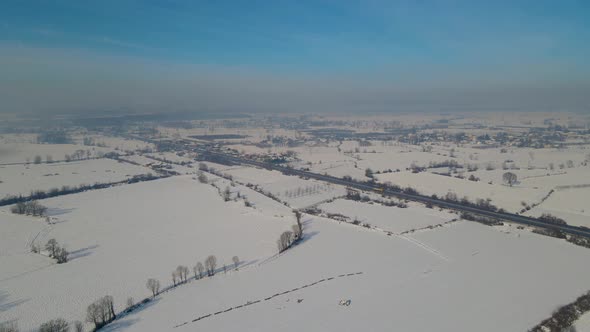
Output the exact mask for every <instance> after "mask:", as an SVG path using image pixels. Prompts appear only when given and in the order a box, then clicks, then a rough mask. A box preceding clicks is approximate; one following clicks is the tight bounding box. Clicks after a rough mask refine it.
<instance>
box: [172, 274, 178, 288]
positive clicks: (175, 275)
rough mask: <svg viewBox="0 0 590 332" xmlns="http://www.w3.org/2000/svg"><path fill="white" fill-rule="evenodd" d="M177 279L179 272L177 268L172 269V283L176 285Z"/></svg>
mask: <svg viewBox="0 0 590 332" xmlns="http://www.w3.org/2000/svg"><path fill="white" fill-rule="evenodd" d="M176 280H178V273H177V272H176V270H174V271H172V284H173V285H174V287H176Z"/></svg>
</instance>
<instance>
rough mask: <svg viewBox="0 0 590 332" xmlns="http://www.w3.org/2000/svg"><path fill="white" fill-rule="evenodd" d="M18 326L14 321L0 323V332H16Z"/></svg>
mask: <svg viewBox="0 0 590 332" xmlns="http://www.w3.org/2000/svg"><path fill="white" fill-rule="evenodd" d="M18 331H19V330H18V324H17V322H16V321H15V320H13V321H7V322H2V323H0V332H18Z"/></svg>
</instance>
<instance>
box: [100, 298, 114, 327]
mask: <svg viewBox="0 0 590 332" xmlns="http://www.w3.org/2000/svg"><path fill="white" fill-rule="evenodd" d="M100 303H101V305H102V307H103V310H104V311H105V312H107V317H108V321H109V322H110V321H112V320H113V319H115V318H117V316H116V315H115V306H114V304H113V297H112V296H110V295H107V296H105V297H103V298H102V299H101V301H100Z"/></svg>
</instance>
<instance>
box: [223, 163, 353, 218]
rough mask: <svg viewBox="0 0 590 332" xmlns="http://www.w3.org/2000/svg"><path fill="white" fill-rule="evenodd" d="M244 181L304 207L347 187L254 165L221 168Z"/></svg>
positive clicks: (343, 193) (341, 191) (299, 206)
mask: <svg viewBox="0 0 590 332" xmlns="http://www.w3.org/2000/svg"><path fill="white" fill-rule="evenodd" d="M221 171H222V172H223V173H224V174H228V175H231V176H232V177H233V178H234V179H235V180H237V181H240V182H242V183H245V184H247V183H253V184H258V185H259V186H260V187H262V188H263V189H264V190H265V191H268V192H271V193H272V194H273V195H275V196H277V197H278V198H279V199H281V200H282V201H285V202H288V203H289V205H290V206H293V207H296V208H304V207H308V206H310V205H314V204H316V203H319V202H321V201H325V200H327V199H331V198H333V197H337V196H342V195H345V194H346V188H344V187H342V186H337V185H332V184H329V183H325V182H320V181H316V180H304V179H301V178H300V177H298V176H287V175H283V174H282V173H281V172H278V171H268V170H264V169H259V168H253V167H227V168H223V169H221Z"/></svg>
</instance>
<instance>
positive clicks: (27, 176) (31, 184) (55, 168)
mask: <svg viewBox="0 0 590 332" xmlns="http://www.w3.org/2000/svg"><path fill="white" fill-rule="evenodd" d="M147 173H154V172H153V171H152V170H151V169H149V168H146V167H141V166H135V165H131V164H129V163H122V162H117V161H114V160H112V159H92V160H81V161H72V162H67V163H66V162H63V163H52V164H39V165H36V164H29V165H24V164H20V165H9V166H0V197H4V196H6V195H19V194H23V195H28V194H29V193H30V192H31V191H32V190H48V189H51V188H61V187H62V186H77V185H80V184H94V183H96V182H99V183H107V182H115V181H122V180H125V179H127V178H130V177H132V176H134V175H140V174H147Z"/></svg>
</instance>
